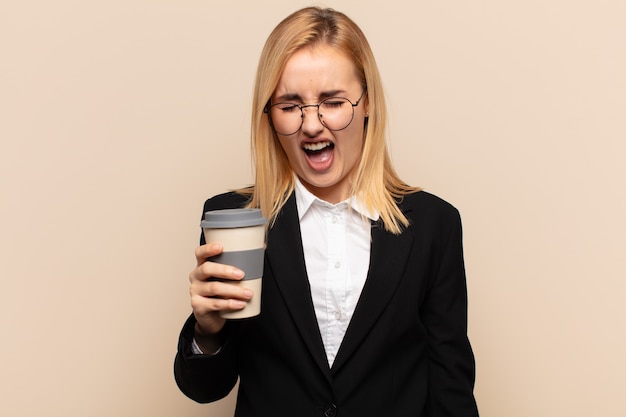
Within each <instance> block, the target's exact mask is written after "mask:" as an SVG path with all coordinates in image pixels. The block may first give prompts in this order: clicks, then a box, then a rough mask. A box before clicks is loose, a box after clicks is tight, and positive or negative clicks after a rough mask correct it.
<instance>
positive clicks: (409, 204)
mask: <svg viewBox="0 0 626 417" xmlns="http://www.w3.org/2000/svg"><path fill="white" fill-rule="evenodd" d="M399 205H400V208H401V209H402V210H403V211H405V212H410V211H415V210H417V211H420V212H430V213H439V214H441V215H453V216H454V215H458V213H459V211H458V210H457V208H456V207H454V206H453V205H452V204H450V203H449V202H447V201H446V200H444V199H442V198H441V197H438V196H436V195H435V194H431V193H429V192H427V191H423V190H422V191H417V192H414V193H411V194H407V195H405V196H404V197H403V198H402V199H401V200H400V204H399Z"/></svg>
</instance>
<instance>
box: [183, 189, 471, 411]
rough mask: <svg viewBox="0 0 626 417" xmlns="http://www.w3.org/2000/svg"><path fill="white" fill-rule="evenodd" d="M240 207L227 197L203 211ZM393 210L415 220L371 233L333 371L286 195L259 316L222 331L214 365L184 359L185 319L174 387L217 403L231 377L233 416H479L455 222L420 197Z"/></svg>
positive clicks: (439, 205)
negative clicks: (363, 275)
mask: <svg viewBox="0 0 626 417" xmlns="http://www.w3.org/2000/svg"><path fill="white" fill-rule="evenodd" d="M244 204H245V198H244V197H242V196H240V195H237V194H234V193H227V194H222V195H219V196H217V197H214V198H212V199H209V200H208V201H207V202H206V203H205V206H204V211H207V210H214V209H219V208H232V207H241V206H243V205H244ZM400 207H401V209H402V211H403V212H404V213H405V215H406V216H407V217H408V218H409V220H410V223H411V224H410V226H409V227H408V228H407V229H406V230H404V231H403V232H402V233H401V234H400V235H394V234H391V233H388V232H386V231H385V230H384V228H383V227H382V226H381V225H380V224H377V223H373V224H372V248H371V256H370V267H369V272H368V277H367V280H366V282H365V286H364V288H363V291H362V293H361V297H360V299H359V302H358V304H357V307H356V310H355V312H354V315H353V317H352V320H351V322H350V324H349V327H348V330H347V332H346V334H345V337H344V339H343V342H342V344H341V347H340V349H339V351H338V353H337V356H336V358H335V361H334V363H333V366H332V368H330V367H329V365H328V362H327V359H326V354H325V352H324V346H323V343H322V339H321V336H320V333H319V329H318V326H317V321H316V317H315V312H314V309H313V303H312V300H311V292H310V288H309V283H308V279H307V273H306V269H305V263H304V254H303V251H302V244H301V238H300V226H299V222H298V215H297V209H296V204H295V197H294V195H292V196H291V197H290V199H289V200H288V202H287V203H286V204H285V206H284V208H283V210H282V211H281V213H280V215H279V216H278V218H277V220H276V223H275V224H274V226H273V227H272V228H271V229H270V231H269V234H268V240H267V249H266V251H265V269H264V275H263V289H262V297H261V300H262V305H261V309H262V311H261V315H260V316H258V317H256V318H252V319H246V320H239V321H229V322H227V325H226V326H225V328H224V331H225V333H226V335H225V337H226V338H225V342H224V345H223V347H222V349H221V351H220V352H219V353H218V354H217V355H215V356H208V355H193V354H192V353H191V349H190V343H191V340H192V338H193V327H194V318H193V315H192V316H191V317H190V318H189V320H188V321H187V323H186V324H185V326H184V328H183V330H182V332H181V336H180V340H179V347H178V354H177V355H176V360H175V377H176V381H177V383H178V386H179V387H180V389H181V390H182V391H183V392H184V393H185V394H186V395H187V396H189V397H190V398H192V399H194V400H196V401H198V402H210V401H215V400H218V399H220V398H223V397H224V396H226V395H227V394H228V393H229V392H230V391H231V390H232V388H233V387H234V385H235V383H236V381H237V378H238V377H239V380H240V384H239V393H238V397H237V407H236V412H235V415H236V416H238V417H251V416H272V417H278V416H285V417H308V416H311V417H313V416H315V417H323V416H326V417H330V416H338V417H367V416H372V417H394V416H411V417H474V416H478V411H477V408H476V403H475V401H474V396H473V387H474V357H473V354H472V350H471V347H470V344H469V341H468V339H467V291H466V283H465V270H464V263H463V249H462V241H461V222H460V217H459V214H458V212H457V210H456V209H455V208H454V207H452V206H451V205H449V204H448V203H446V202H445V201H443V200H441V199H439V198H437V197H435V196H434V195H432V194H429V193H426V192H424V191H421V192H417V193H415V194H411V195H407V196H405V197H404V199H403V201H401V202H400Z"/></svg>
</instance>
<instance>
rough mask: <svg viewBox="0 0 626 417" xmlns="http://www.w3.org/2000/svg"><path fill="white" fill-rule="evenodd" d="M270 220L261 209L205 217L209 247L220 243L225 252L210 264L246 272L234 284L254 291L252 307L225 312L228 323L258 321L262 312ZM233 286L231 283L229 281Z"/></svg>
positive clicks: (208, 213)
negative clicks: (236, 320) (264, 269)
mask: <svg viewBox="0 0 626 417" xmlns="http://www.w3.org/2000/svg"><path fill="white" fill-rule="evenodd" d="M265 223H266V219H265V217H263V215H262V214H261V210H259V209H224V210H213V211H207V212H205V213H204V220H203V221H202V222H201V223H200V227H202V231H203V233H204V239H205V240H206V242H207V243H209V242H211V243H220V244H221V245H222V247H223V248H224V251H223V252H222V253H221V254H219V255H217V256H213V257H211V258H209V259H208V260H209V261H212V262H218V263H221V264H227V265H233V266H236V267H237V268H239V269H241V270H242V271H244V273H245V275H244V278H243V280H242V281H232V285H241V286H245V287H247V288H250V289H251V290H252V291H254V296H253V297H252V299H251V300H250V301H249V302H248V304H247V305H246V306H245V307H244V308H243V309H242V310H237V311H229V312H222V317H224V318H227V319H243V318H248V317H254V316H257V315H259V313H260V312H261V279H262V277H263V257H264V251H265ZM228 282H231V281H228Z"/></svg>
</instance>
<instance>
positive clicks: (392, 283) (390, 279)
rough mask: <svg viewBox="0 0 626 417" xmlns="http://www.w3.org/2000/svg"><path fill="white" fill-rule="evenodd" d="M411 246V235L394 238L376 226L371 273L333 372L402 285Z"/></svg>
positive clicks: (373, 230)
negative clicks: (399, 285)
mask: <svg viewBox="0 0 626 417" xmlns="http://www.w3.org/2000/svg"><path fill="white" fill-rule="evenodd" d="M412 245H413V236H412V235H411V234H410V233H401V234H399V235H394V234H392V233H389V232H386V231H385V229H384V228H383V226H382V225H380V224H378V223H374V224H373V226H372V249H371V252H370V267H369V272H368V274H367V279H366V281H365V285H364V287H363V290H362V291H361V296H360V298H359V301H358V303H357V306H356V309H355V311H354V314H353V316H352V319H351V320H350V324H349V325H348V330H347V331H346V334H345V336H344V338H343V341H342V343H341V346H340V348H339V352H337V357H336V358H335V361H334V363H333V367H332V370H333V372H336V370H337V369H339V368H340V367H341V366H342V365H343V364H344V363H345V361H346V360H347V359H348V358H349V357H350V355H351V354H352V352H353V351H354V350H355V349H356V348H357V347H358V346H359V344H360V343H361V341H362V340H363V338H365V337H366V336H367V334H368V332H369V329H370V328H371V327H372V325H373V324H374V322H375V321H376V319H377V318H378V316H379V315H380V314H381V313H382V312H383V310H384V309H385V307H386V306H387V303H388V302H389V300H390V299H391V297H392V296H393V293H394V292H395V290H396V288H397V286H398V284H399V282H400V278H401V277H402V272H403V271H404V267H405V264H406V262H407V260H408V256H409V254H410V252H411V246H412Z"/></svg>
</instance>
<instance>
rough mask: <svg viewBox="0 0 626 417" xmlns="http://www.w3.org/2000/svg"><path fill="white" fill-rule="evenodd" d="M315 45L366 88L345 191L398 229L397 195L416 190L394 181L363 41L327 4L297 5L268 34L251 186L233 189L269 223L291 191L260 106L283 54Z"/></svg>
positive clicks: (376, 83)
mask: <svg viewBox="0 0 626 417" xmlns="http://www.w3.org/2000/svg"><path fill="white" fill-rule="evenodd" d="M318 44H327V45H330V46H332V47H335V48H337V49H338V50H340V51H342V52H343V53H344V54H345V55H346V56H347V57H349V58H350V59H351V60H352V61H353V63H354V65H355V67H356V71H357V75H358V76H359V78H360V81H361V83H362V86H363V88H364V89H365V90H366V91H367V93H366V94H367V100H368V103H369V118H368V119H367V121H366V128H365V137H364V144H363V152H362V155H361V159H360V161H359V163H358V167H357V170H356V174H355V176H354V178H353V181H352V190H351V194H352V195H354V196H356V197H357V198H359V199H360V200H361V201H362V202H363V203H364V204H365V205H366V207H367V208H368V209H369V210H370V212H377V213H378V214H379V216H380V219H381V220H382V222H383V224H384V227H385V229H386V230H387V231H389V232H392V233H396V234H398V233H400V232H401V231H402V228H403V227H406V226H407V225H408V220H407V218H406V217H405V216H404V214H403V213H402V211H401V210H400V209H399V207H398V205H397V200H399V199H401V198H402V196H403V195H405V194H407V193H410V192H414V191H417V190H419V189H418V188H415V187H410V186H408V185H407V184H405V183H404V182H403V181H402V180H400V178H399V177H398V175H397V174H396V172H395V170H394V169H393V167H392V165H391V159H390V158H389V153H388V150H387V145H386V137H385V135H386V124H387V109H386V106H385V99H384V95H383V89H382V83H381V79H380V75H379V72H378V68H377V66H376V61H375V59H374V55H373V53H372V50H371V48H370V46H369V43H368V42H367V39H366V38H365V35H364V34H363V32H362V31H361V30H360V29H359V27H358V26H357V25H356V24H355V23H354V22H353V21H352V20H351V19H350V18H348V17H347V16H346V15H344V14H343V13H340V12H337V11H335V10H332V9H322V8H318V7H307V8H304V9H301V10H299V11H297V12H295V13H293V14H291V15H290V16H288V17H287V18H286V19H284V20H283V21H282V22H281V23H279V24H278V26H276V28H275V29H274V31H273V32H272V33H271V34H270V36H269V37H268V39H267V41H266V43H265V46H264V48H263V51H262V53H261V57H260V59H259V66H258V69H257V75H256V83H255V89H254V96H253V104H252V130H251V139H252V140H251V142H252V155H253V163H254V168H255V185H254V187H251V188H246V189H242V190H238V192H240V193H242V194H246V195H250V202H249V206H250V207H258V208H260V209H261V211H262V212H263V215H264V216H265V217H267V218H268V219H269V220H270V224H272V223H273V222H274V221H275V220H276V216H277V215H278V213H279V212H280V210H281V208H282V207H283V205H284V204H285V202H286V201H287V199H288V198H289V196H290V194H291V193H292V192H293V190H294V186H295V182H294V174H293V170H292V169H291V166H290V165H289V161H288V159H287V155H286V154H285V152H284V151H283V149H282V147H281V145H280V143H279V141H278V137H277V136H276V134H275V132H274V131H273V129H272V127H271V125H270V123H269V119H268V117H267V114H265V113H264V108H265V107H266V105H267V103H268V102H269V100H270V98H271V96H272V94H273V93H274V90H275V89H276V86H277V85H278V82H279V80H280V76H281V74H282V72H283V69H284V67H285V64H286V62H287V61H288V60H289V58H290V57H291V56H292V55H293V54H294V53H295V52H297V51H299V50H300V49H302V48H304V47H311V46H315V45H318Z"/></svg>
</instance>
